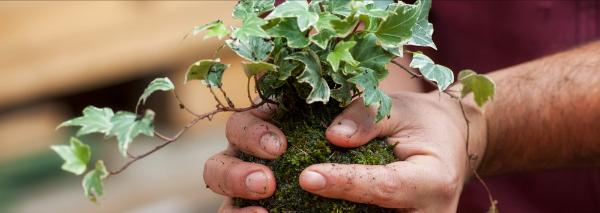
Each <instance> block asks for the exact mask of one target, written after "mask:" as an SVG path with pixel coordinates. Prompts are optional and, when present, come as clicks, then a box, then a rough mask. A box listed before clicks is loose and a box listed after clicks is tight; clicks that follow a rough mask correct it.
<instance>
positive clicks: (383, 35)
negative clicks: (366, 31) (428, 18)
mask: <svg viewBox="0 0 600 213" xmlns="http://www.w3.org/2000/svg"><path fill="white" fill-rule="evenodd" d="M420 9H421V8H420V7H418V5H410V4H404V3H402V2H399V3H398V4H397V5H396V8H395V10H394V11H393V13H391V14H390V15H389V16H388V17H387V19H386V20H385V21H383V22H382V23H381V24H380V25H379V28H378V29H377V32H375V35H376V36H377V38H378V39H379V41H380V42H381V44H383V45H387V46H399V45H402V44H404V43H406V42H407V41H408V40H409V39H410V38H411V36H412V28H413V26H414V25H415V23H416V22H417V19H418V18H419V14H420V12H421V11H420Z"/></svg>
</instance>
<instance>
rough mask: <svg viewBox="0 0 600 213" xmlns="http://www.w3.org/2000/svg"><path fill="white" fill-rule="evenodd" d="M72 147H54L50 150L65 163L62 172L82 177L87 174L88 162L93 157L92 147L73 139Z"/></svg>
mask: <svg viewBox="0 0 600 213" xmlns="http://www.w3.org/2000/svg"><path fill="white" fill-rule="evenodd" d="M70 143H71V145H70V146H67V145H54V146H51V147H50V148H51V149H52V150H54V151H55V152H56V153H57V154H58V155H60V157H61V158H62V159H63V160H64V161H65V162H64V163H63V165H62V166H61V168H62V170H65V171H67V172H71V173H73V174H76V175H81V174H83V172H85V169H86V167H87V164H88V162H90V158H91V156H92V152H91V149H90V146H88V145H87V144H84V143H82V142H81V141H80V140H79V139H77V138H75V137H72V138H71V142H70Z"/></svg>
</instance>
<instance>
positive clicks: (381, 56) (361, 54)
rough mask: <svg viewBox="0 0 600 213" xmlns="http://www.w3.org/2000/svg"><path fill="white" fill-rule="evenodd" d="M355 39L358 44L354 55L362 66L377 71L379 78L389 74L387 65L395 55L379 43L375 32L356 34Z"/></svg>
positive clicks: (353, 52) (381, 78)
mask: <svg viewBox="0 0 600 213" xmlns="http://www.w3.org/2000/svg"><path fill="white" fill-rule="evenodd" d="M355 40H356V46H354V48H352V51H351V53H352V57H354V59H355V60H357V61H358V62H360V64H359V66H360V67H365V68H369V69H371V70H373V71H375V76H376V77H377V79H378V80H379V81H381V80H383V79H384V78H385V77H386V76H387V74H388V71H387V69H386V68H385V66H386V65H387V64H388V63H390V61H391V60H392V58H393V57H394V56H393V55H391V54H389V53H387V52H386V51H385V50H384V49H383V48H381V47H380V46H379V45H377V37H376V36H375V35H374V34H373V33H367V34H364V35H359V36H356V38H355Z"/></svg>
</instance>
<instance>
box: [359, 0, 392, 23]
mask: <svg viewBox="0 0 600 213" xmlns="http://www.w3.org/2000/svg"><path fill="white" fill-rule="evenodd" d="M373 4H374V2H370V1H364V2H360V1H354V2H353V7H354V8H356V13H357V14H359V15H367V16H370V17H375V18H380V19H384V20H385V19H386V18H387V16H388V11H386V10H385V8H378V7H375V6H374V5H373Z"/></svg>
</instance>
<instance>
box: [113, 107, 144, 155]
mask: <svg viewBox="0 0 600 213" xmlns="http://www.w3.org/2000/svg"><path fill="white" fill-rule="evenodd" d="M153 121H154V112H153V111H151V110H146V113H145V114H144V116H143V117H138V115H136V114H134V113H131V112H124V111H119V112H117V113H116V114H115V116H114V117H113V118H112V120H111V122H112V124H113V128H112V129H111V130H110V132H109V135H111V136H116V137H117V141H118V143H119V151H120V152H121V154H122V155H123V156H127V149H128V148H129V144H131V142H133V139H134V138H135V137H137V136H138V135H140V134H143V135H147V136H150V137H153V136H154V126H153V125H152V122H153Z"/></svg>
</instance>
